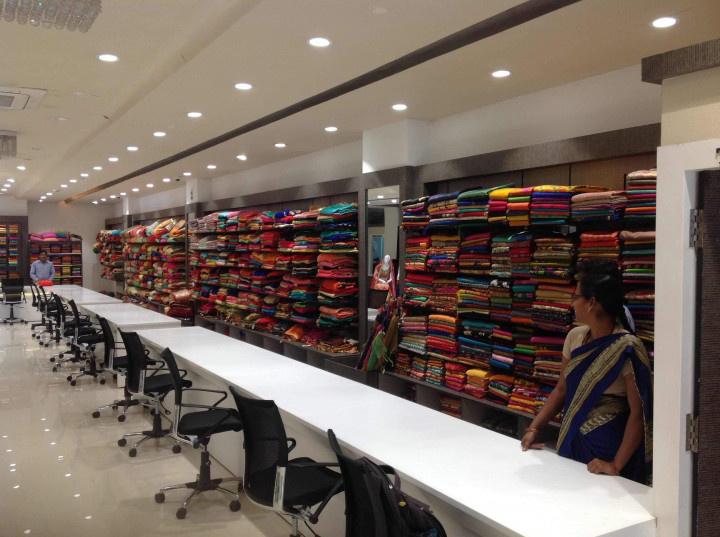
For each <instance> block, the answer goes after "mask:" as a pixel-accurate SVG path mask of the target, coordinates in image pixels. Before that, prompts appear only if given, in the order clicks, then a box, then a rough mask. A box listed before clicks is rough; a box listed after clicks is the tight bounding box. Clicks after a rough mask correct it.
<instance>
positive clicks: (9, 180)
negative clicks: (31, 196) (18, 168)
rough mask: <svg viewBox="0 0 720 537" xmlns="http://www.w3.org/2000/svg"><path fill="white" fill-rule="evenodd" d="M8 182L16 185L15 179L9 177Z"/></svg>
mask: <svg viewBox="0 0 720 537" xmlns="http://www.w3.org/2000/svg"><path fill="white" fill-rule="evenodd" d="M6 181H7V182H8V183H14V182H15V178H14V177H9V178H7V179H6Z"/></svg>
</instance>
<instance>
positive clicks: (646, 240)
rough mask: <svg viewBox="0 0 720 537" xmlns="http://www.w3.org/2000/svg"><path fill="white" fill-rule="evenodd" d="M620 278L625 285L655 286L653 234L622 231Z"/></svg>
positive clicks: (650, 232) (651, 232)
mask: <svg viewBox="0 0 720 537" xmlns="http://www.w3.org/2000/svg"><path fill="white" fill-rule="evenodd" d="M620 239H621V240H622V278H623V283H624V284H625V285H649V286H654V285H655V232H654V231H622V232H621V233H620Z"/></svg>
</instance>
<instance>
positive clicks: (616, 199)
mask: <svg viewBox="0 0 720 537" xmlns="http://www.w3.org/2000/svg"><path fill="white" fill-rule="evenodd" d="M626 205H627V198H626V197H625V192H623V191H621V190H608V191H604V192H585V193H582V194H575V195H574V196H573V197H572V218H573V220H575V221H576V222H597V221H605V222H609V221H612V220H618V219H619V218H622V215H623V212H624V210H625V206H626Z"/></svg>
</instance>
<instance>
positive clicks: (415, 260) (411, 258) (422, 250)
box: [405, 235, 430, 271]
mask: <svg viewBox="0 0 720 537" xmlns="http://www.w3.org/2000/svg"><path fill="white" fill-rule="evenodd" d="M429 249H430V238H429V237H427V236H424V235H423V236H419V237H408V238H407V240H406V241H405V270H410V271H425V269H426V267H427V257H428V251H429Z"/></svg>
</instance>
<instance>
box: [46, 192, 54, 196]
mask: <svg viewBox="0 0 720 537" xmlns="http://www.w3.org/2000/svg"><path fill="white" fill-rule="evenodd" d="M45 195H46V196H52V195H53V193H52V192H45Z"/></svg>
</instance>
